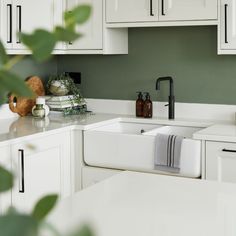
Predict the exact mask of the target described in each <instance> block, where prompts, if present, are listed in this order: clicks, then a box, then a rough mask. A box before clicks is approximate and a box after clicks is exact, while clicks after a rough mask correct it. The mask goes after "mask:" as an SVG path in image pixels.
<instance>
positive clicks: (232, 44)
mask: <svg viewBox="0 0 236 236" xmlns="http://www.w3.org/2000/svg"><path fill="white" fill-rule="evenodd" d="M219 13H220V23H219V27H218V39H219V41H218V53H219V54H236V24H235V17H236V1H235V0H221V1H220V6H219Z"/></svg>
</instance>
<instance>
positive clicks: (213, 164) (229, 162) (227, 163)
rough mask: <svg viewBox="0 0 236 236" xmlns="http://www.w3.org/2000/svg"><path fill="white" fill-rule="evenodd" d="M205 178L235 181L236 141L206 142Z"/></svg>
mask: <svg viewBox="0 0 236 236" xmlns="http://www.w3.org/2000/svg"><path fill="white" fill-rule="evenodd" d="M206 178H207V179H209V180H218V181H223V182H233V183H236V143H224V142H207V143H206Z"/></svg>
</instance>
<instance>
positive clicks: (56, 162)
mask: <svg viewBox="0 0 236 236" xmlns="http://www.w3.org/2000/svg"><path fill="white" fill-rule="evenodd" d="M70 150H71V149H70V132H69V131H68V132H63V133H59V134H53V135H46V136H41V137H39V138H35V137H33V138H27V139H26V140H24V141H23V142H19V143H16V144H13V145H12V146H11V153H12V170H13V173H14V174H15V185H14V189H13V191H12V205H13V206H14V207H16V208H17V209H19V210H21V211H30V210H31V209H32V207H33V206H34V205H35V203H36V202H37V201H38V199H39V198H41V197H43V196H45V195H47V194H50V193H56V194H58V195H59V196H60V198H64V197H66V196H69V195H70V194H71V164H70Z"/></svg>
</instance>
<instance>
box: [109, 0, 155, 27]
mask: <svg viewBox="0 0 236 236" xmlns="http://www.w3.org/2000/svg"><path fill="white" fill-rule="evenodd" d="M157 20H158V0H148V1H147V0H139V1H137V0H106V21H107V22H109V23H112V22H113V23H115V22H146V21H157Z"/></svg>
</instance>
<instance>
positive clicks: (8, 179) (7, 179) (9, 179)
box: [0, 166, 13, 228]
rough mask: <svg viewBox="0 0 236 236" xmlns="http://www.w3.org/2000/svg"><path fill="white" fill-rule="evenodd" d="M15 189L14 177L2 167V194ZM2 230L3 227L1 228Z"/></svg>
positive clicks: (0, 171) (0, 186)
mask: <svg viewBox="0 0 236 236" xmlns="http://www.w3.org/2000/svg"><path fill="white" fill-rule="evenodd" d="M12 187H13V176H12V174H11V173H10V172H9V171H8V170H6V169H5V168H3V167H1V166H0V192H5V191H7V190H10V189H11V188H12ZM0 228H1V227H0Z"/></svg>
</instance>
